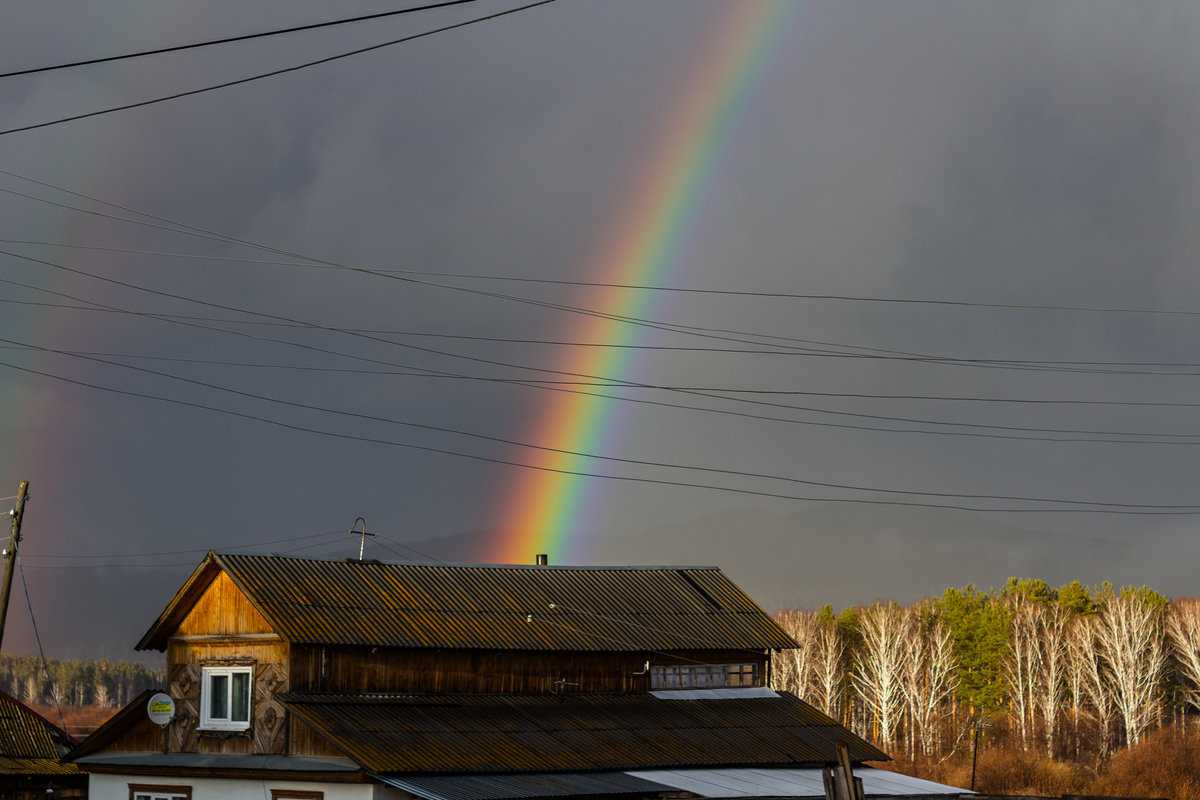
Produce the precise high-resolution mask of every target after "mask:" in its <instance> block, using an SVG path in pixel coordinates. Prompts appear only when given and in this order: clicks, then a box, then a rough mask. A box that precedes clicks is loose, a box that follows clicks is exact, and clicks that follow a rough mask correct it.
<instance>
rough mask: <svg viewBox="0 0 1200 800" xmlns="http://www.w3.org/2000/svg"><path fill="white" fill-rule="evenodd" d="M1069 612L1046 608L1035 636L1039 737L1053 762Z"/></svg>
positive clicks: (1061, 609)
mask: <svg viewBox="0 0 1200 800" xmlns="http://www.w3.org/2000/svg"><path fill="white" fill-rule="evenodd" d="M1068 615H1069V612H1068V611H1067V610H1066V609H1064V608H1062V607H1061V606H1048V607H1046V613H1045V614H1043V615H1042V618H1041V620H1040V625H1041V630H1040V632H1039V635H1038V639H1037V642H1038V650H1039V658H1038V675H1037V683H1038V694H1037V705H1038V707H1039V710H1040V711H1041V716H1042V734H1043V735H1044V736H1045V737H1046V758H1054V734H1055V729H1056V725H1057V721H1058V711H1059V704H1060V701H1061V699H1062V694H1063V683H1064V681H1065V677H1066V668H1067V663H1066V662H1067V643H1066V640H1065V638H1064V637H1065V631H1066V626H1067V619H1068Z"/></svg>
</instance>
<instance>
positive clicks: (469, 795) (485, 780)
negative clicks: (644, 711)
mask: <svg viewBox="0 0 1200 800" xmlns="http://www.w3.org/2000/svg"><path fill="white" fill-rule="evenodd" d="M376 777H377V778H378V779H379V780H381V781H383V782H384V783H386V784H387V785H388V786H394V787H395V788H397V789H402V790H404V791H406V792H408V793H409V794H412V795H416V796H417V797H421V798H424V800H520V799H521V798H532V797H579V796H581V795H616V794H636V795H638V796H639V797H645V796H646V794H648V793H650V794H656V793H658V792H661V791H663V790H664V789H665V788H666V787H665V786H663V784H661V783H655V782H654V781H648V780H644V779H642V778H635V777H633V776H632V775H629V774H627V773H624V772H555V773H549V772H542V773H532V774H525V775H433V776H427V777H415V778H410V777H407V776H406V777H403V778H397V777H394V776H388V775H380V776H376Z"/></svg>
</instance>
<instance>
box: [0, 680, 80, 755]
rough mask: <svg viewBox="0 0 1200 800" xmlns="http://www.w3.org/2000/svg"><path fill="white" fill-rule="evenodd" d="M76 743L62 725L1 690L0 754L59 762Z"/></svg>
mask: <svg viewBox="0 0 1200 800" xmlns="http://www.w3.org/2000/svg"><path fill="white" fill-rule="evenodd" d="M74 744H75V742H74V741H73V740H72V739H71V737H70V736H68V735H67V734H66V732H65V731H63V730H62V729H61V728H59V727H58V726H56V725H52V724H51V723H50V722H48V721H47V720H46V719H45V718H43V717H42V716H41V715H40V714H38V713H37V712H36V711H34V710H33V709H31V708H29V707H28V706H26V705H25V704H24V703H22V702H20V701H19V700H17V699H15V698H14V697H12V696H11V695H8V694H6V693H4V692H0V757H7V758H10V759H12V758H35V759H50V760H53V761H57V760H58V759H59V757H60V756H62V755H63V754H64V753H66V752H67V751H68V750H70V749H71V747H72V746H74Z"/></svg>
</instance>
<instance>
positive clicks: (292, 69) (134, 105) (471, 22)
mask: <svg viewBox="0 0 1200 800" xmlns="http://www.w3.org/2000/svg"><path fill="white" fill-rule="evenodd" d="M553 2H554V0H537V2H534V3H529V4H528V5H524V6H519V7H517V8H510V9H508V10H507V11H500V12H497V13H495V14H489V15H488V16H486V17H476V18H475V19H469V20H466V21H465V22H458V23H455V24H453V25H445V26H443V27H441V28H435V29H434V30H431V31H425V32H423V33H414V34H412V35H411V36H405V37H403V38H400V39H394V40H392V41H390V42H383V43H382V44H375V45H371V46H370V47H361V48H358V49H357V50H351V51H349V52H345V53H338V54H336V55H332V56H328V57H326V58H321V59H317V60H316V61H308V62H306V63H303V64H296V65H293V66H291V67H284V68H283V69H277V70H272V71H270V72H263V73H259V74H257V75H251V76H249V77H246V78H239V79H237V80H233V81H226V82H225V83H218V84H213V85H211V86H204V87H202V88H199V89H191V90H189V91H186V92H177V93H175V94H172V95H167V96H164V97H156V98H154V99H152V100H142V101H139V102H137V103H127V104H125V105H122V106H113V107H110V108H105V109H101V110H99V111H89V112H87V113H85V114H75V115H73V116H69V117H60V118H59V119H53V120H48V121H46V122H38V123H35V124H33V125H23V126H21V127H18V128H9V129H7V130H3V131H0V136H5V135H7V134H10V133H23V132H25V131H32V130H37V129H39V128H48V127H50V126H51V125H60V124H62V123H64V122H75V121H77V120H81V119H88V118H89V117H98V116H101V115H104V114H112V113H114V112H117V111H129V110H131V109H134V108H142V107H143V106H149V105H154V104H156V103H165V102H167V101H168V100H178V99H180V98H183V97H191V96H193V95H198V94H204V93H205V92H213V91H216V90H217V89H228V88H230V87H232V86H239V85H241V84H244V83H251V82H253V81H258V80H262V79H264V78H272V77H275V76H277V75H283V74H286V73H288V72H296V71H298V70H302V69H307V68H308V67H315V66H318V65H320V64H327V63H329V62H331V61H337V60H339V59H342V58H349V57H351V56H357V55H362V54H363V53H369V52H371V51H372V50H379V49H381V48H384V47H391V46H393V45H397V44H403V43H404V42H411V41H413V40H414V39H421V38H424V37H426V36H432V35H434V34H435V33H445V32H446V31H450V30H454V29H455V28H465V27H466V26H468V25H474V24H475V23H477V22H487V21H489V20H493V19H496V18H498V17H504V16H507V15H509V14H515V13H517V12H519V11H526V10H528V9H531V8H534V7H536V6H542V5H546V4H548V3H553Z"/></svg>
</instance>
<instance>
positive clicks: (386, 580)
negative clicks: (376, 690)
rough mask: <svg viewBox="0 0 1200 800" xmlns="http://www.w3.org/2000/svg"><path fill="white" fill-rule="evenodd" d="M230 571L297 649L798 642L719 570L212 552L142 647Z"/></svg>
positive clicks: (777, 645)
mask: <svg viewBox="0 0 1200 800" xmlns="http://www.w3.org/2000/svg"><path fill="white" fill-rule="evenodd" d="M222 571H224V572H225V573H226V574H227V575H228V576H229V578H230V580H232V582H233V583H234V585H235V586H236V587H237V588H238V589H239V590H240V591H241V592H242V593H243V594H245V595H246V597H247V598H248V599H249V601H250V602H251V603H252V604H253V605H254V607H255V608H256V609H257V610H258V611H259V613H261V614H262V615H263V617H264V618H265V619H266V620H267V621H268V622H269V623H270V625H271V626H272V628H273V629H274V630H275V632H276V633H278V634H279V635H280V636H281V637H282V638H283V639H284V640H285V641H287V642H289V643H292V644H325V645H362V646H388V647H436V648H486V649H502V650H568V651H595V652H601V651H606V652H644V651H647V650H703V649H738V648H748V649H754V650H759V651H761V650H764V649H782V648H791V647H796V643H795V641H794V640H793V639H792V638H791V637H790V636H788V635H787V633H785V632H784V631H783V630H782V629H781V628H780V627H779V626H778V625H777V624H776V623H775V621H774V620H772V619H771V618H770V616H769V615H768V614H767V613H766V612H764V611H763V609H762V608H760V607H759V606H758V605H757V604H756V603H755V602H754V601H753V600H751V599H750V598H749V597H748V596H747V595H746V593H745V592H743V591H742V590H741V589H739V588H738V587H737V585H736V584H734V583H733V582H732V581H730V580H729V579H728V578H727V577H725V575H724V574H723V573H722V572H721V570H719V569H717V568H716V567H556V566H518V565H498V564H465V565H445V564H438V565H428V564H388V563H381V562H377V561H322V560H315V559H302V558H288V557H283V556H264V555H245V554H218V553H211V552H210V553H209V554H208V556H207V557H206V558H205V559H204V561H203V562H202V563H201V564H200V566H198V567H197V568H196V570H195V572H193V573H192V576H191V577H190V578H189V579H188V581H187V582H186V583H185V584H184V585H183V587H182V588H180V590H179V591H178V592H177V593H176V595H175V597H174V598H173V599H172V600H171V602H170V603H169V604H168V605H167V607H166V609H165V610H164V611H163V612H162V614H160V615H159V617H158V619H157V620H156V621H155V623H154V624H153V625H152V626H151V627H150V630H149V631H147V632H146V634H145V635H144V636H143V637H142V640H141V641H140V642H138V645H137V648H138V649H139V650H147V649H152V650H163V649H165V648H166V644H167V639H168V638H169V637H170V636H171V634H172V633H174V631H175V630H176V629H177V628H178V627H179V625H180V624H181V622H182V621H183V619H184V617H186V615H187V613H188V611H190V610H191V608H192V607H193V606H194V605H195V604H196V602H197V601H198V600H199V599H200V597H201V596H202V595H203V593H204V590H205V589H207V588H208V586H209V585H210V584H211V583H212V582H213V580H214V579H215V578H216V577H217V575H219V574H220V573H221V572H222Z"/></svg>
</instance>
